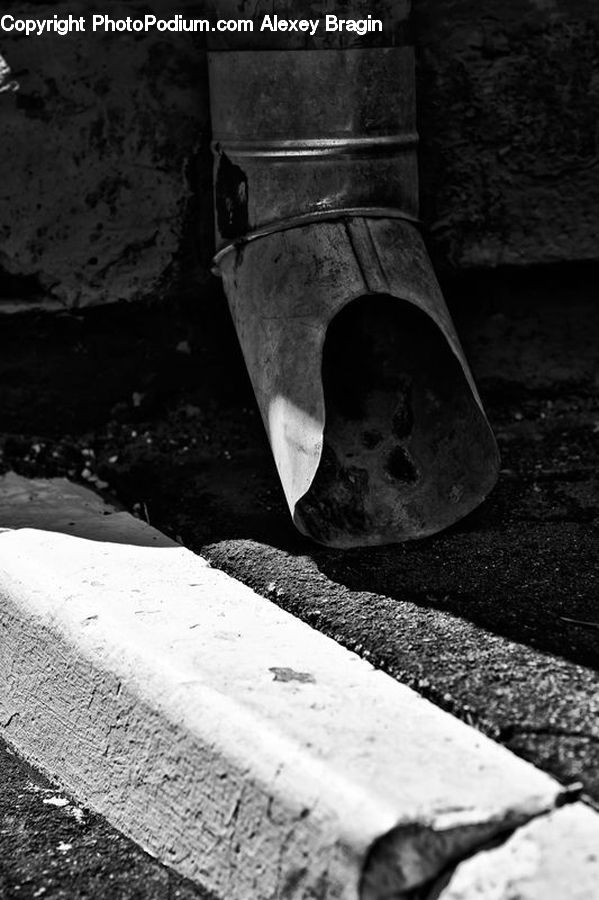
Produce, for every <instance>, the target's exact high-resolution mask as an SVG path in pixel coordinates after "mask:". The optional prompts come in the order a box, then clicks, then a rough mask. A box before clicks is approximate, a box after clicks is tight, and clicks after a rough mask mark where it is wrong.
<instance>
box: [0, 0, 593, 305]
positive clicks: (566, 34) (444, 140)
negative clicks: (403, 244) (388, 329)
mask: <svg viewBox="0 0 599 900" xmlns="http://www.w3.org/2000/svg"><path fill="white" fill-rule="evenodd" d="M279 2H280V4H282V6H283V9H287V7H288V6H289V3H288V0H279ZM320 2H321V5H322V2H323V0H320ZM377 2H381V0H377ZM285 3H286V4H287V6H285ZM246 5H247V4H246ZM306 5H307V7H309V6H310V3H307V4H306ZM342 5H343V4H342V3H341V0H339V7H340V8H341V6H342ZM150 6H151V8H153V9H155V10H156V11H157V13H160V12H161V11H162V14H164V13H165V12H169V13H170V14H171V15H172V7H171V8H170V9H168V7H169V4H161V3H160V2H158V0H155V2H154V3H152V4H150ZM242 6H243V4H241V6H240V7H239V11H237V9H236V10H235V12H234V13H231V9H230V7H231V0H222V2H221V3H218V4H217V9H218V10H219V12H220V14H224V15H229V14H235V15H246V14H247V11H246V9H245V7H244V8H241V7H242ZM299 6H301V4H299V3H298V8H299ZM161 7H162V10H161ZM148 8H149V7H148V6H144V7H143V8H142V7H141V6H140V7H139V8H138V7H136V6H132V5H131V4H129V5H127V6H126V7H125V6H124V5H120V6H119V5H118V4H116V3H114V2H111V0H108V2H106V3H105V4H103V5H102V7H101V11H102V12H107V13H109V14H110V15H113V16H114V17H118V16H125V15H127V14H129V15H135V14H136V12H146V11H148ZM7 9H8V10H13V11H14V13H15V14H16V15H19V16H26V15H33V14H36V15H37V16H40V15H44V16H51V15H53V14H54V13H55V12H56V13H58V14H59V15H62V14H65V13H72V14H74V15H78V14H86V15H90V14H91V13H92V12H93V11H94V8H93V7H90V6H89V5H87V4H86V5H85V7H84V6H83V5H81V6H79V7H78V6H77V5H76V4H75V5H74V6H71V5H69V6H67V5H63V6H54V5H49V4H45V3H44V4H40V3H37V4H35V5H31V6H26V5H25V6H21V5H18V4H16V3H12V2H11V3H8V4H5V5H4V7H3V11H6V10H7ZM207 9H208V0H200V2H198V3H193V2H191V0H187V2H184V3H182V4H180V5H179V6H178V11H180V12H183V14H186V15H192V14H194V15H198V16H204V15H206V12H207ZM402 9H403V6H402ZM298 14H299V13H298ZM413 26H414V28H413V31H414V34H415V37H416V43H417V47H418V52H419V80H418V89H419V104H420V130H421V136H422V141H421V161H422V166H421V169H422V183H421V194H422V201H423V218H424V220H425V222H426V223H427V224H430V225H431V226H432V230H431V234H430V245H431V249H432V250H433V253H434V256H435V259H436V262H437V264H440V265H441V266H444V265H450V266H455V267H458V268H467V267H472V266H481V265H482V266H486V265H497V264H500V263H505V262H507V263H517V264H528V263H537V262H548V261H559V260H570V259H585V258H586V259H597V258H598V256H599V251H598V247H599V242H598V240H597V237H598V232H599V227H598V224H599V177H598V166H597V162H598V160H597V121H598V113H599V47H598V34H599V10H598V9H597V8H596V5H595V3H594V2H593V0H502V2H501V3H500V2H499V0H479V2H477V3H475V2H474V0H415V3H414V14H413ZM0 54H2V55H3V56H4V57H5V58H6V59H7V61H8V63H9V65H10V67H11V69H12V72H13V75H12V76H11V77H15V78H17V80H18V82H19V84H20V90H19V91H18V92H16V93H12V92H10V91H5V92H0V117H1V119H2V127H3V133H2V142H1V143H0V309H5V310H6V309H11V308H14V303H13V302H12V301H17V304H20V303H22V302H23V299H25V300H27V301H28V302H29V303H35V302H39V299H40V298H43V301H44V303H45V305H50V306H52V305H53V306H58V307H77V306H87V305H94V304H98V303H105V302H110V301H115V300H138V299H142V298H148V297H152V296H157V295H161V294H164V292H165V290H166V289H167V286H168V285H169V283H172V282H173V279H174V278H175V279H176V278H178V280H179V284H181V283H186V284H187V285H192V284H193V283H194V282H197V281H198V280H201V279H202V278H205V277H206V275H207V272H208V259H209V256H210V252H211V245H212V235H211V196H210V193H211V189H210V180H211V164H210V158H209V153H208V150H207V148H208V141H209V111H208V103H207V95H206V88H207V84H206V69H205V58H204V54H203V52H202V48H201V38H199V37H194V36H192V35H190V34H179V35H177V34H167V35H159V34H149V35H142V36H137V35H122V36H114V35H112V36H107V35H103V34H100V33H97V34H84V35H70V36H68V37H58V36H47V37H44V38H42V39H31V38H30V39H23V38H11V37H10V36H8V35H2V36H1V37H0Z"/></svg>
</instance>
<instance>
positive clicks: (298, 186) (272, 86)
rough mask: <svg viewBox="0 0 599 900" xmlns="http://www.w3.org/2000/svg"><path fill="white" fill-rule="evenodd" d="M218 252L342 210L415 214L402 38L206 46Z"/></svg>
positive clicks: (409, 95)
mask: <svg viewBox="0 0 599 900" xmlns="http://www.w3.org/2000/svg"><path fill="white" fill-rule="evenodd" d="M209 66H210V91H211V109H212V130H213V144H212V148H213V153H214V158H215V163H214V164H215V207H216V209H215V212H216V215H215V220H216V246H217V256H216V260H218V259H219V258H220V256H221V253H222V252H223V251H226V250H227V249H230V247H231V246H234V245H235V244H237V243H239V242H240V241H243V240H250V239H252V238H255V237H260V236H262V235H264V234H270V233H272V232H274V231H279V230H283V229H285V228H291V227H294V226H295V225H301V224H308V223H309V222H312V221H320V220H321V219H324V218H330V219H333V218H340V217H342V216H348V215H353V216H356V215H368V216H379V217H380V216H388V217H389V218H404V219H408V220H410V221H414V220H417V218H418V175H417V156H416V148H417V142H418V136H417V133H416V123H415V88H414V59H413V51H412V50H411V48H409V47H396V48H386V49H371V48H368V49H362V48H360V49H352V50H306V51H295V52H290V51H285V50H283V51H230V52H213V53H210V54H209Z"/></svg>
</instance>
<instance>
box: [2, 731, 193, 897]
mask: <svg viewBox="0 0 599 900" xmlns="http://www.w3.org/2000/svg"><path fill="white" fill-rule="evenodd" d="M0 782H1V783H2V802H1V803H0V897H3V898H6V900H8V898H15V900H17V898H22V900H31V898H35V897H43V898H44V900H46V898H52V900H62V898H64V900H67V898H68V900H71V898H73V897H77V898H81V900H84V898H90V900H92V898H96V897H118V898H119V900H142V898H143V900H146V898H147V900H177V898H178V900H209V897H208V894H206V893H205V892H204V891H202V890H201V889H200V888H199V887H198V886H197V885H195V884H192V883H191V882H189V881H187V880H186V879H184V878H181V877H180V876H179V875H177V874H176V873H174V872H172V871H171V870H170V869H166V868H165V867H164V866H161V865H160V863H158V862H157V861H156V860H155V859H152V858H151V857H150V856H148V855H147V854H146V853H144V852H143V850H140V849H139V847H138V846H136V845H135V844H134V843H133V842H132V841H129V840H127V838H124V837H123V836H122V835H121V834H119V833H118V832H117V831H115V830H114V829H113V828H111V827H110V826H109V825H107V824H106V822H105V821H104V820H103V819H102V818H101V817H100V816H97V815H95V814H94V813H92V812H90V811H89V810H87V809H85V808H83V807H81V806H80V805H79V804H78V803H77V802H76V801H75V800H73V799H72V798H71V797H69V796H67V795H66V794H65V793H64V792H63V791H61V790H60V789H59V788H58V787H57V785H56V784H53V783H52V782H51V781H48V779H46V778H44V777H43V776H42V775H40V774H39V772H36V771H35V769H32V768H31V766H28V765H27V763H25V762H23V761H22V760H21V759H19V758H18V757H17V756H16V755H15V754H14V753H13V752H12V751H11V750H10V749H9V748H8V747H7V746H6V744H4V742H3V741H0Z"/></svg>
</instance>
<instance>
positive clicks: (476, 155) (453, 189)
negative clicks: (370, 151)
mask: <svg viewBox="0 0 599 900" xmlns="http://www.w3.org/2000/svg"><path fill="white" fill-rule="evenodd" d="M414 26H415V31H416V40H417V47H418V53H419V70H418V76H419V77H418V86H419V112H420V123H419V128H420V134H421V151H422V153H421V203H422V215H423V218H424V220H425V222H427V224H429V225H430V226H431V229H432V233H431V238H432V239H431V246H432V248H433V251H434V254H435V256H436V258H437V262H441V263H442V264H450V265H452V266H455V267H458V268H463V267H471V266H488V265H491V266H496V265H499V264H502V263H509V264H527V263H533V262H534V263H546V262H556V261H562V260H581V259H595V260H596V259H597V258H598V256H599V155H598V142H599V5H598V4H597V3H596V2H595V0H415V2H414Z"/></svg>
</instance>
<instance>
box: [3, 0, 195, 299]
mask: <svg viewBox="0 0 599 900" xmlns="http://www.w3.org/2000/svg"><path fill="white" fill-rule="evenodd" d="M4 11H5V10H4V9H3V12H4ZM92 11H93V10H92V9H90V7H89V6H86V7H85V8H83V7H77V6H75V7H73V6H72V5H70V4H69V5H64V6H54V5H53V6H46V5H45V4H43V5H42V4H36V5H35V6H18V7H16V6H15V7H14V14H15V15H16V16H19V17H27V16H30V17H35V16H37V17H40V16H50V17H51V16H52V15H53V14H54V13H55V12H56V13H57V14H58V15H59V16H64V15H68V14H69V13H72V14H74V15H79V14H87V15H89V14H90V13H91V12H92ZM101 11H102V12H104V11H106V12H109V13H110V14H111V15H114V16H115V17H119V16H121V17H124V16H126V15H127V14H130V15H131V14H134V12H135V8H133V7H131V5H129V6H127V7H126V8H125V7H124V6H120V7H119V6H117V5H115V4H110V3H107V4H105V6H103V7H102V10H101ZM144 11H145V10H144ZM0 53H2V55H3V56H4V58H5V59H6V60H7V62H8V64H9V65H10V68H11V70H12V75H11V77H12V78H14V79H16V80H17V81H18V83H19V85H20V88H19V90H18V91H16V92H10V91H5V92H2V93H0V116H1V117H2V141H1V143H0V270H3V271H4V278H3V279H0V281H3V285H4V288H3V291H2V292H3V294H4V304H5V305H6V304H10V303H11V301H12V300H13V299H15V300H17V301H18V300H19V299H20V298H22V297H23V295H25V296H27V295H29V299H30V300H31V301H35V300H36V298H37V297H38V296H39V295H42V296H44V297H46V298H48V301H47V302H48V303H49V304H50V305H58V306H67V307H77V306H84V305H91V304H97V303H103V302H109V301H113V300H136V299H138V298H142V297H147V296H148V295H150V294H152V293H153V292H155V291H157V290H159V289H161V287H162V286H163V285H164V283H165V281H166V280H167V279H168V277H169V274H170V273H171V272H172V270H173V267H174V265H175V264H176V262H177V261H178V259H179V258H180V256H181V254H182V251H184V249H185V239H186V229H187V228H192V227H193V228H194V229H196V228H197V225H198V222H197V216H198V214H197V212H195V211H194V209H193V207H194V206H195V204H194V203H193V200H194V197H193V194H194V190H195V189H196V187H197V185H196V181H197V168H198V167H197V166H196V158H197V156H198V154H200V156H201V154H202V147H204V148H205V147H206V142H207V139H208V134H209V124H208V107H207V99H206V96H205V93H206V86H207V82H206V75H205V59H204V57H203V55H202V54H201V53H200V52H199V51H198V47H197V42H195V41H194V39H193V36H192V35H166V36H163V35H159V34H149V35H142V36H141V37H138V36H137V35H104V34H103V33H96V34H89V33H86V34H71V35H68V36H64V37H60V36H58V35H47V36H43V37H42V38H28V39H27V38H21V37H17V38H11V37H10V36H9V35H2V39H1V42H0ZM205 156H206V160H207V166H203V167H202V168H203V169H205V175H206V176H207V187H208V185H209V182H210V171H209V168H210V163H209V156H208V154H206V155H205ZM200 207H201V208H202V209H206V210H209V204H208V206H206V204H205V203H204V206H203V207H202V204H200ZM200 224H202V223H200ZM209 230H210V225H209V223H208V224H207V225H205V227H204V231H205V234H204V243H207V240H208V233H209ZM191 259H192V260H193V254H192V255H191ZM187 262H188V263H189V259H188V260H187ZM192 268H193V266H192Z"/></svg>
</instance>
